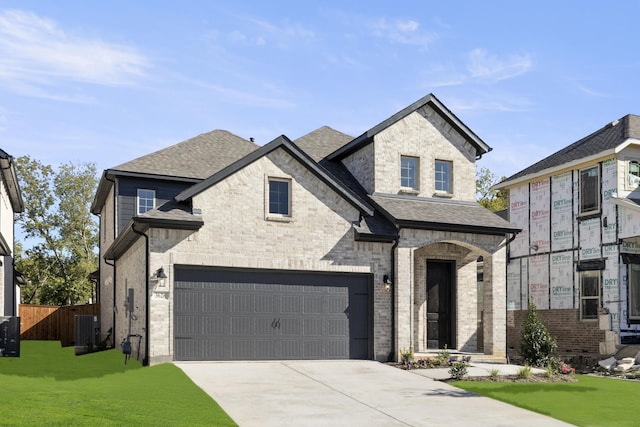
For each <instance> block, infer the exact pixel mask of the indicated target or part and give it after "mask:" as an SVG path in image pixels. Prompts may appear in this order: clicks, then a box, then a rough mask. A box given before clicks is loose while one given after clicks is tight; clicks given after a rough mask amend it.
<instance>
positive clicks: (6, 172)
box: [0, 150, 24, 316]
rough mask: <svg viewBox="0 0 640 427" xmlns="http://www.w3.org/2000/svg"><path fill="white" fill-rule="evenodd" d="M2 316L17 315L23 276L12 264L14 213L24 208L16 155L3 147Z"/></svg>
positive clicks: (0, 215)
mask: <svg viewBox="0 0 640 427" xmlns="http://www.w3.org/2000/svg"><path fill="white" fill-rule="evenodd" d="M0 182H1V183H2V185H0V316H17V315H18V305H19V303H20V288H19V285H20V284H22V283H23V280H24V279H23V278H22V275H21V274H20V273H18V272H16V271H15V269H14V265H13V256H14V247H13V245H14V236H15V214H17V213H20V212H22V211H23V210H24V204H23V201H22V194H21V192H20V185H19V183H18V178H17V176H16V168H15V164H14V158H13V157H12V156H10V155H9V154H7V153H6V152H5V151H3V150H0Z"/></svg>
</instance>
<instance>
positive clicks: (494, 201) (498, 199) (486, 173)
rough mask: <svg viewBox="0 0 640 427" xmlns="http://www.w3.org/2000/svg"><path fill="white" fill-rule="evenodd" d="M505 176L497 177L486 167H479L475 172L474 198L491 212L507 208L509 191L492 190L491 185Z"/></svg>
mask: <svg viewBox="0 0 640 427" xmlns="http://www.w3.org/2000/svg"><path fill="white" fill-rule="evenodd" d="M505 179H506V178H505V177H502V178H500V179H498V177H497V176H496V175H495V174H493V173H491V171H490V170H489V169H487V168H480V170H478V172H477V173H476V200H477V201H478V203H479V204H480V206H484V207H485V208H487V209H489V210H490V211H492V212H498V211H501V210H504V209H507V207H508V206H509V193H508V192H506V191H502V190H494V189H493V188H492V187H493V186H494V185H495V184H497V183H498V182H501V181H504V180H505Z"/></svg>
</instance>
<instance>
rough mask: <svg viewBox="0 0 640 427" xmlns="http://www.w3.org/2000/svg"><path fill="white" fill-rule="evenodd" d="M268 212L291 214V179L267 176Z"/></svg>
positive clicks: (283, 214)
mask: <svg viewBox="0 0 640 427" xmlns="http://www.w3.org/2000/svg"><path fill="white" fill-rule="evenodd" d="M269 214H276V215H282V216H291V181H290V180H288V179H281V178H269Z"/></svg>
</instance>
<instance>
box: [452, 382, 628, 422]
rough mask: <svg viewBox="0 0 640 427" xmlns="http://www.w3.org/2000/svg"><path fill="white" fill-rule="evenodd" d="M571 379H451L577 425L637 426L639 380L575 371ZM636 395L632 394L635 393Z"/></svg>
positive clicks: (489, 395)
mask: <svg viewBox="0 0 640 427" xmlns="http://www.w3.org/2000/svg"><path fill="white" fill-rule="evenodd" d="M576 378H577V379H578V382H574V383H564V382H563V383H560V382H555V383H551V382H550V383H508V382H491V381H458V382H455V383H452V384H453V385H455V386H456V387H460V388H463V389H465V390H468V391H471V392H473V393H476V394H480V395H482V396H487V397H490V398H492V399H496V400H501V401H503V402H506V403H510V404H512V405H515V406H519V407H521V408H525V409H529V410H531V411H534V412H538V413H541V414H545V415H549V416H550V417H553V418H556V419H558V420H562V421H566V422H568V423H571V424H574V425H577V426H585V427H586V426H594V427H595V426H617V427H624V426H637V425H638V422H639V421H638V415H637V412H638V411H637V407H636V406H637V405H636V404H635V403H634V399H635V397H637V396H639V395H640V382H637V381H624V380H616V379H611V378H602V377H593V376H585V375H576ZM634 396H635V397H634Z"/></svg>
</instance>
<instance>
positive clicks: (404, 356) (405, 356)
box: [400, 348, 413, 363]
mask: <svg viewBox="0 0 640 427" xmlns="http://www.w3.org/2000/svg"><path fill="white" fill-rule="evenodd" d="M400 361H401V362H402V363H407V362H413V349H412V348H407V349H404V350H400Z"/></svg>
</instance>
